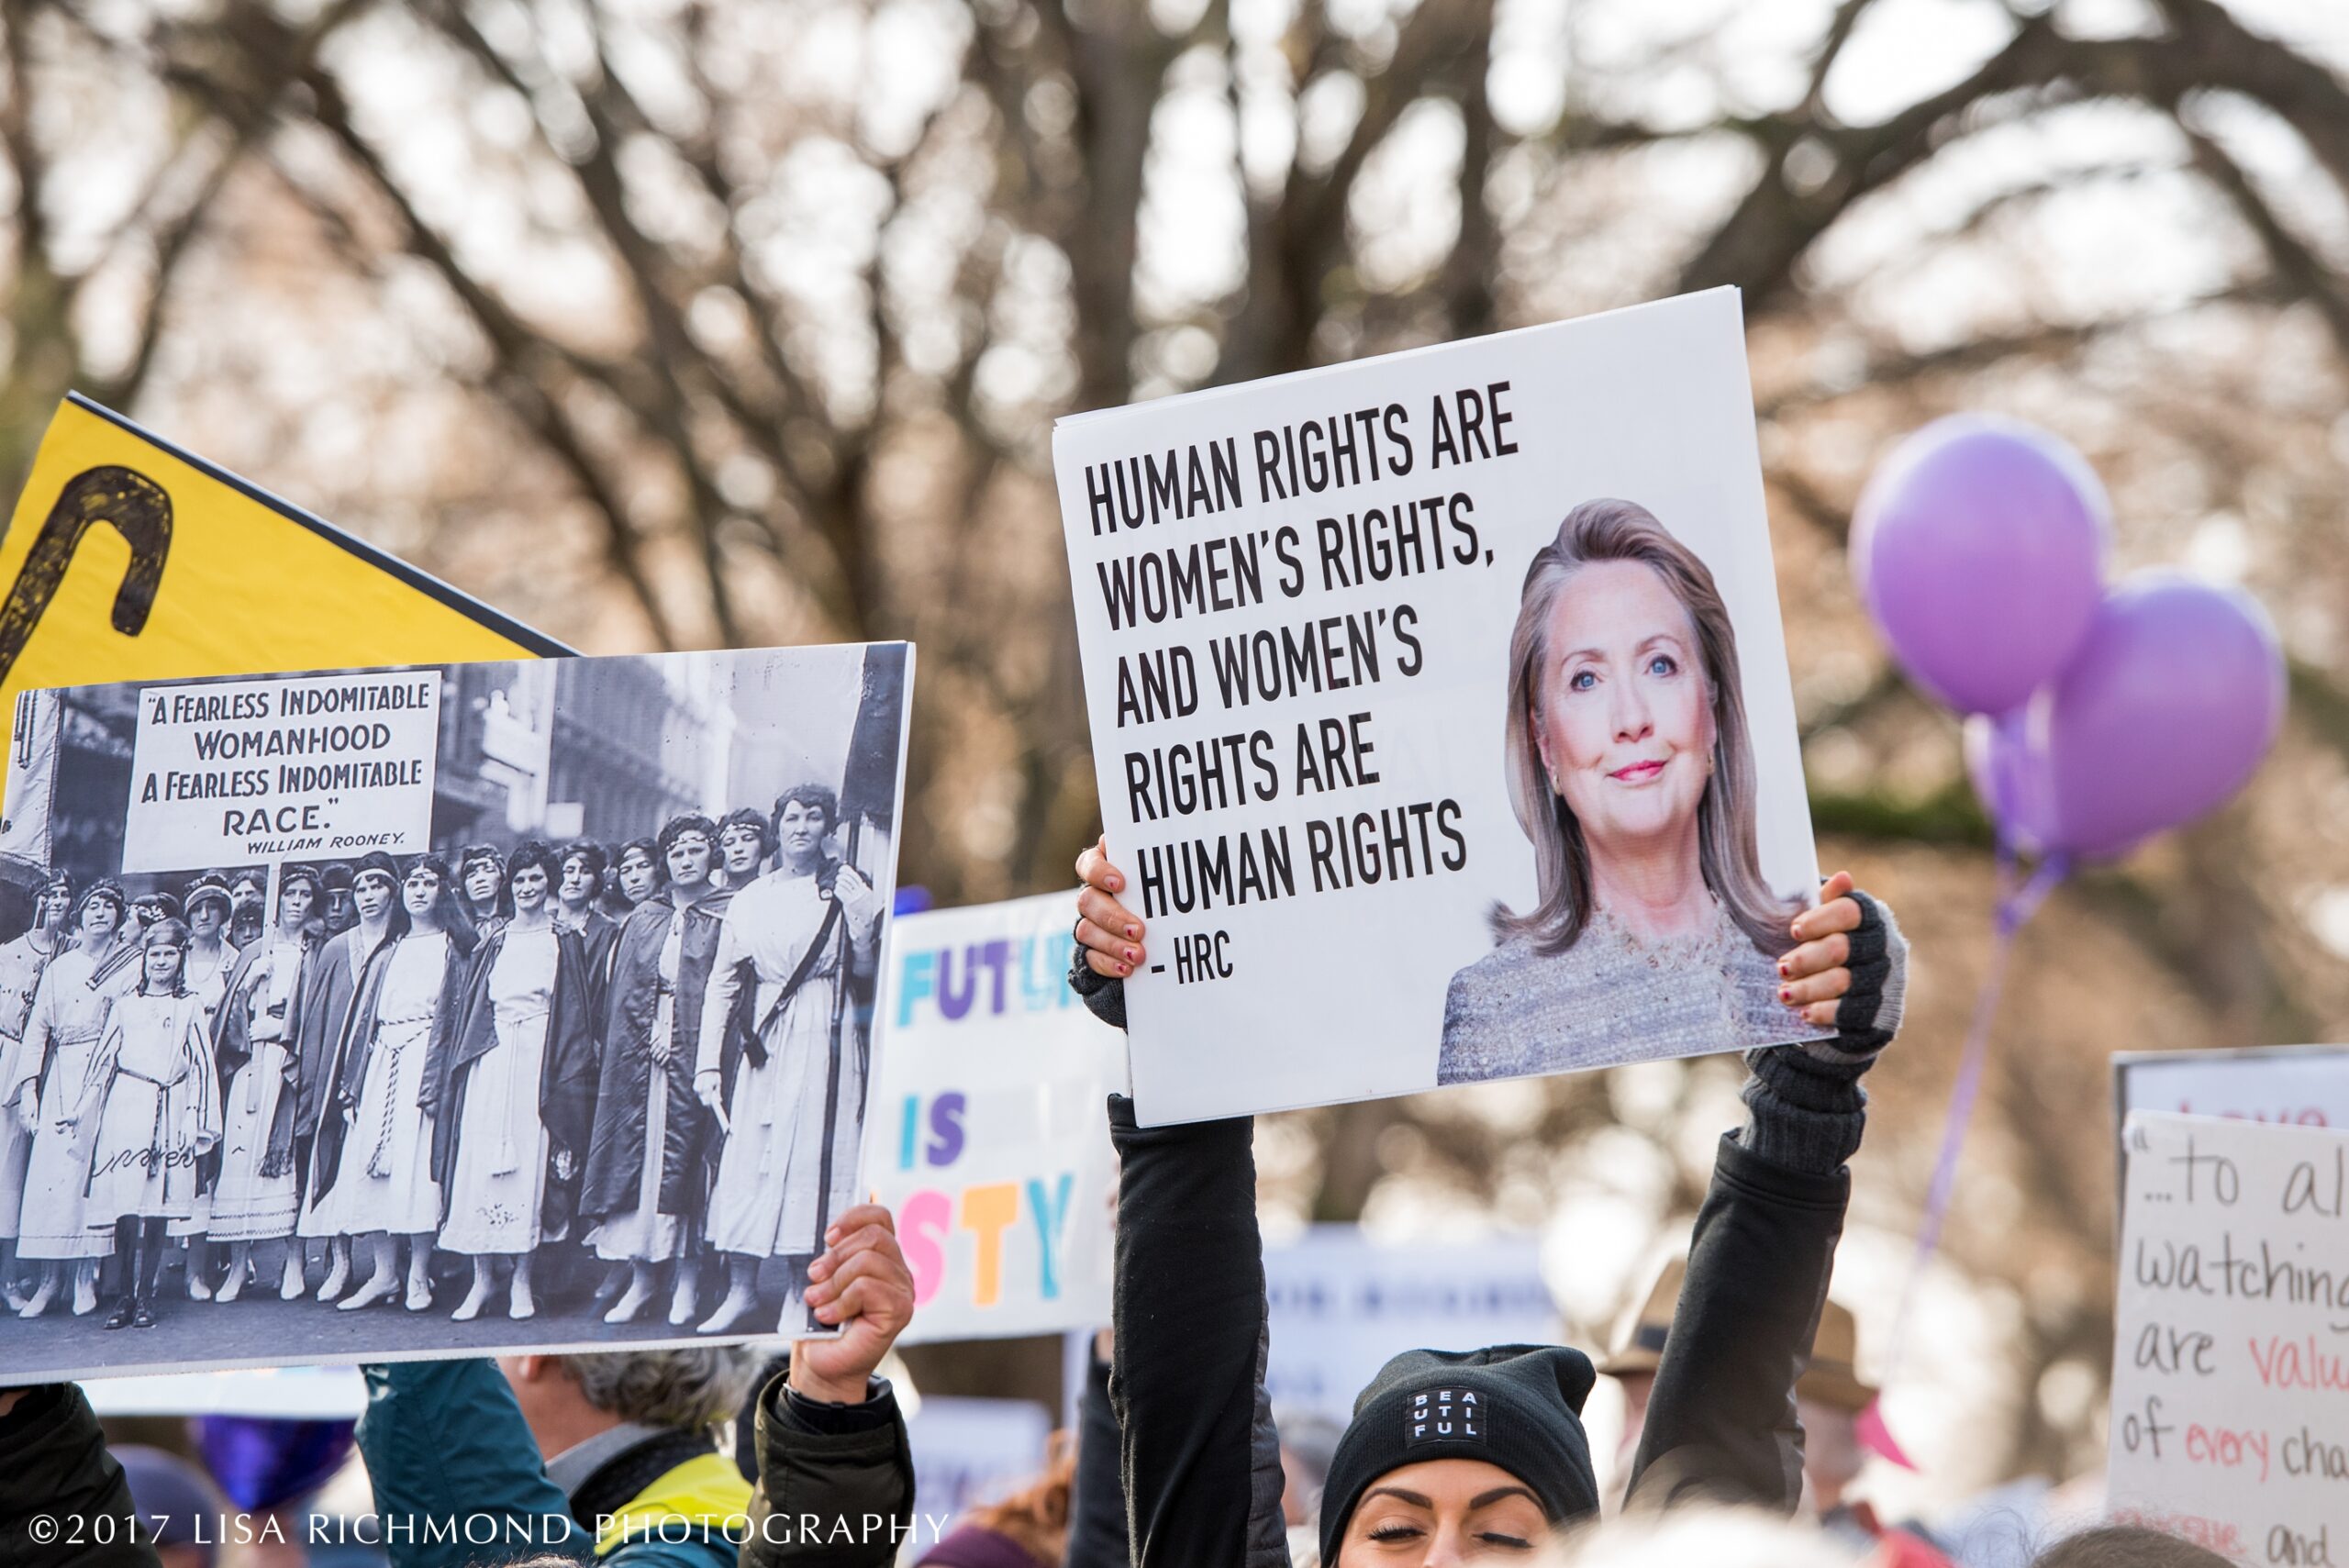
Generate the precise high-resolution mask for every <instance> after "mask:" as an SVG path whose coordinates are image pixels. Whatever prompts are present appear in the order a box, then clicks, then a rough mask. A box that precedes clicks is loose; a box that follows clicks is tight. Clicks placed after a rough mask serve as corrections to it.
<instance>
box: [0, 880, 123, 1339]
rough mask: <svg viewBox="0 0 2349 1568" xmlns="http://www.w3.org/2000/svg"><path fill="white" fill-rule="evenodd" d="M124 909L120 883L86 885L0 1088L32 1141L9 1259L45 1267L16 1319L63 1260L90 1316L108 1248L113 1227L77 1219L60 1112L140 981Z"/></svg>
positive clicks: (78, 1164) (74, 1163) (42, 1298)
mask: <svg viewBox="0 0 2349 1568" xmlns="http://www.w3.org/2000/svg"><path fill="white" fill-rule="evenodd" d="M128 912H129V903H128V899H126V898H125V897H124V896H123V892H122V887H121V884H118V883H113V882H99V883H94V884H91V886H90V890H89V891H88V892H87V893H84V894H83V895H82V902H81V904H80V905H79V906H77V907H76V908H75V910H74V912H73V928H74V930H75V933H76V937H75V941H74V945H73V946H72V948H70V949H68V950H67V951H64V952H61V953H60V954H58V955H57V957H56V958H54V959H52V960H50V965H49V968H48V969H47V970H45V971H43V972H42V973H41V977H40V984H39V987H38V988H37V989H36V990H35V992H34V995H33V1010H32V1014H31V1016H30V1017H29V1018H28V1019H27V1020H26V1023H25V1038H24V1040H23V1041H22V1042H21V1044H20V1045H19V1047H18V1050H17V1065H16V1066H15V1068H14V1069H13V1070H12V1071H11V1073H10V1074H9V1076H10V1077H11V1079H12V1080H13V1082H11V1083H8V1084H0V1109H5V1108H6V1107H8V1106H14V1107H15V1111H14V1114H15V1116H16V1118H17V1126H19V1127H21V1128H23V1129H26V1130H27V1131H28V1132H30V1133H31V1134H32V1140H33V1146H32V1154H31V1158H30V1159H29V1160H28V1161H27V1162H26V1165H25V1199H24V1209H23V1219H22V1221H21V1223H20V1224H19V1225H18V1227H17V1257H19V1258H21V1259H24V1260H27V1261H28V1262H29V1261H31V1260H34V1259H39V1260H41V1261H42V1262H44V1263H45V1264H46V1265H47V1266H46V1267H45V1268H44V1269H43V1270H42V1272H41V1280H40V1284H39V1285H38V1286H37V1287H36V1288H35V1289H34V1291H33V1295H32V1299H30V1300H29V1301H28V1302H26V1303H25V1304H24V1306H22V1307H18V1308H17V1316H18V1317H19V1318H38V1317H39V1316H40V1315H41V1314H42V1313H44V1312H46V1311H48V1310H49V1305H50V1302H52V1301H54V1300H55V1299H56V1298H57V1293H58V1290H59V1289H60V1288H61V1284H62V1283H63V1279H64V1272H65V1271H64V1264H65V1263H67V1262H71V1263H72V1264H73V1271H72V1273H73V1311H74V1314H75V1315H76V1316H77V1317H78V1316H81V1315H83V1314H86V1313H90V1312H95V1311H96V1310H97V1306H98V1260H100V1259H101V1258H104V1257H105V1256H106V1254H108V1253H109V1252H111V1251H114V1233H113V1231H111V1230H110V1229H103V1228H102V1229H91V1228H90V1227H89V1226H86V1225H84V1224H83V1223H82V1213H83V1197H84V1195H85V1194H86V1192H87V1190H88V1187H89V1184H90V1149H89V1145H88V1143H87V1142H85V1141H84V1140H82V1139H80V1138H78V1137H76V1136H75V1133H74V1130H73V1129H72V1126H71V1124H69V1123H68V1122H67V1121H66V1119H65V1113H66V1111H67V1110H68V1109H69V1108H70V1107H71V1106H72V1105H73V1104H74V1102H75V1101H77V1100H78V1099H80V1098H81V1095H82V1091H83V1088H84V1087H85V1086H86V1085H87V1084H88V1081H89V1076H90V1059H91V1058H92V1057H94V1056H95V1055H96V1054H97V1051H98V1040H99V1038H100V1037H101V1036H103V1035H104V1034H105V1033H106V1014H107V1012H108V1010H109V1009H110V1008H111V1007H112V1006H114V1001H115V998H116V997H117V996H118V995H121V994H122V993H123V992H124V991H126V990H128V988H129V987H131V986H134V985H136V984H139V965H138V958H139V950H138V949H137V948H135V947H132V946H131V945H129V944H128V942H126V941H125V940H123V937H122V925H123V918H124V917H125V916H126V915H128Z"/></svg>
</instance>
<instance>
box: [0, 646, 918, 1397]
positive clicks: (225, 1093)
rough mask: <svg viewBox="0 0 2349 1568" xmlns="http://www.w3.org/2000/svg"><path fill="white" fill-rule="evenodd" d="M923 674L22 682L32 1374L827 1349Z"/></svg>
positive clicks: (897, 657)
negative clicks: (704, 1347)
mask: <svg viewBox="0 0 2349 1568" xmlns="http://www.w3.org/2000/svg"><path fill="white" fill-rule="evenodd" d="M912 664H913V659H912V650H911V649H910V648H908V647H907V646H906V645H904V644H902V643H876V644H873V645H870V646H863V647H856V646H849V647H831V648H798V649H771V650H760V651H740V652H716V653H678V654H663V655H655V656H648V657H638V658H616V659H562V660H540V661H526V662H504V663H484V664H451V665H442V666H425V667H417V668H406V669H395V670H366V671H340V672H331V673H306V674H298V675H255V676H239V677H234V678H228V679H217V680H204V681H187V682H175V683H168V684H124V685H114V686H87V687H76V688H68V689H64V690H57V691H42V692H32V693H27V694H25V695H23V697H22V698H20V699H19V710H20V711H19V712H18V714H17V726H16V731H15V733H16V746H15V749H14V751H12V753H11V755H10V757H9V760H8V761H9V770H8V795H7V802H6V816H7V820H8V825H9V826H8V841H9V844H10V847H11V851H12V852H13V853H16V854H18V855H29V856H32V857H35V858H37V859H38V860H39V864H38V866H35V867H31V868H27V869H28V870H29V871H30V873H31V874H32V875H33V876H35V877H36V878H37V879H38V880H39V883H40V885H41V892H40V895H39V898H38V899H37V900H36V901H35V903H34V906H33V910H32V914H31V921H30V925H29V926H28V928H27V929H22V930H7V931H0V1289H5V1292H6V1311H5V1313H0V1384H18V1383H28V1382H43V1381H48V1380H51V1379H55V1378H60V1377H76V1376H86V1375H95V1374H104V1373H126V1372H135V1371H140V1370H147V1369H152V1368H161V1367H172V1368H179V1369H185V1368H188V1367H191V1366H220V1365H257V1364H273V1365H283V1364H292V1363H298V1362H350V1361H355V1360H371V1359H384V1358H400V1357H406V1356H421V1355H443V1354H449V1353H451V1352H485V1351H494V1350H512V1351H522V1350H530V1351H558V1350H566V1349H584V1348H588V1347H600V1346H605V1345H608V1344H611V1343H614V1342H628V1343H635V1344H650V1343H658V1342H663V1341H668V1342H696V1343H697V1342H708V1341H711V1340H718V1339H721V1338H734V1339H740V1338H750V1337H766V1336H772V1335H775V1334H778V1333H782V1334H788V1335H795V1336H796V1335H805V1334H810V1333H823V1332H826V1331H827V1330H825V1329H822V1328H821V1327H819V1326H818V1324H816V1323H815V1321H814V1320H813V1319H812V1318H811V1317H810V1316H809V1314H808V1312H807V1307H806V1304H805V1300H804V1291H805V1286H806V1283H807V1282H806V1270H807V1263H808V1262H809V1261H810V1260H811V1259H812V1258H813V1257H814V1256H815V1255H816V1254H817V1253H818V1251H821V1250H822V1248H823V1240H822V1237H823V1232H824V1229H825V1227H826V1226H827V1225H829V1223H830V1222H831V1220H832V1219H833V1218H836V1217H838V1216H839V1215H840V1213H841V1211H842V1210H844V1209H845V1208H847V1207H850V1206H851V1205H852V1204H853V1203H854V1202H855V1201H856V1200H857V1198H858V1197H859V1195H861V1194H862V1193H863V1184H862V1174H861V1171H860V1168H859V1151H860V1149H861V1148H862V1146H863V1136H862V1133H863V1122H864V1109H865V1102H866V1098H867V1088H866V1085H867V1083H868V1081H869V1077H870V1069H871V1062H870V1045H869V1041H870V1039H871V1032H870V1024H871V1015H872V1008H873V999H874V983H875V978H876V975H877V973H878V966H879V958H880V952H881V943H882V940H883V935H884V925H885V918H886V916H887V912H888V908H889V905H890V901H891V899H892V897H893V895H894V892H895V886H896V842H897V817H898V810H899V806H900V803H901V800H902V791H903V788H904V782H903V781H904V756H905V736H906V714H907V698H908V695H909V686H910V682H911V678H912Z"/></svg>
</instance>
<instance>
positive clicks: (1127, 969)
mask: <svg viewBox="0 0 2349 1568" xmlns="http://www.w3.org/2000/svg"><path fill="white" fill-rule="evenodd" d="M1133 972H1134V966H1133V965H1132V964H1130V963H1121V964H1119V965H1118V973H1119V974H1131V973H1133Z"/></svg>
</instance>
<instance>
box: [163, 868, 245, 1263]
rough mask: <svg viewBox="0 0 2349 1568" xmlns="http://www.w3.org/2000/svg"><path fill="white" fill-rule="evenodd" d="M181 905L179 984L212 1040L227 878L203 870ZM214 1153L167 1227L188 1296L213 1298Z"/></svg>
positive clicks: (225, 956)
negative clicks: (183, 953)
mask: <svg viewBox="0 0 2349 1568" xmlns="http://www.w3.org/2000/svg"><path fill="white" fill-rule="evenodd" d="M182 907H183V908H184V911H185V919H186V922H187V938H188V944H187V960H186V966H185V975H184V984H186V986H187V990H188V995H192V996H194V997H195V998H196V999H197V1000H198V1001H200V1002H202V1003H203V1004H204V1029H205V1038H206V1039H207V1040H210V1039H215V1038H217V1035H216V1032H215V1031H216V1030H217V1027H218V1015H219V1009H220V1000H221V998H222V997H224V996H226V995H228V973H229V971H230V970H231V969H232V968H233V967H234V966H235V964H236V962H237V954H238V950H237V946H236V944H234V943H232V942H230V941H229V940H228V923H229V919H230V917H231V916H232V915H233V914H234V913H235V899H234V897H233V896H232V895H230V893H229V891H228V878H227V877H225V876H223V875H221V874H220V873H218V872H217V871H208V872H206V873H204V874H203V875H202V876H199V877H197V878H196V879H195V881H194V882H192V883H190V884H188V887H187V901H186V903H185V904H184V906H182ZM219 1154H220V1151H219V1149H218V1147H217V1145H216V1146H215V1147H214V1149H213V1151H212V1154H211V1157H210V1158H208V1159H206V1162H205V1165H204V1170H203V1171H202V1173H201V1179H200V1180H199V1181H198V1182H197V1184H196V1192H195V1209H194V1210H193V1211H192V1212H190V1213H189V1214H188V1216H187V1217H186V1218H183V1219H174V1220H173V1221H172V1223H171V1227H170V1230H171V1234H172V1236H173V1238H174V1239H176V1240H183V1241H184V1242H185V1243H186V1247H187V1294H188V1299H189V1300H191V1301H209V1300H211V1299H212V1282H211V1277H210V1276H211V1269H210V1259H209V1258H208V1256H207V1253H208V1251H209V1249H208V1248H207V1247H206V1244H205V1237H206V1234H207V1233H208V1232H209V1231H210V1229H211V1225H212V1191H213V1187H214V1186H215V1184H217V1181H218V1179H219V1163H220V1159H219Z"/></svg>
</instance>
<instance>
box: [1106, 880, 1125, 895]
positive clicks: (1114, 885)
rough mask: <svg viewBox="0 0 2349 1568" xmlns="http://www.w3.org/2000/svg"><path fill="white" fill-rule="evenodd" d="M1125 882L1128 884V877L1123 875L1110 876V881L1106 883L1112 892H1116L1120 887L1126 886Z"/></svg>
mask: <svg viewBox="0 0 2349 1568" xmlns="http://www.w3.org/2000/svg"><path fill="white" fill-rule="evenodd" d="M1125 884H1126V879H1125V878H1124V877H1122V876H1113V877H1110V878H1109V879H1108V883H1107V884H1106V885H1107V886H1108V889H1109V891H1110V892H1112V893H1115V892H1117V891H1118V889H1119V888H1121V887H1123V886H1125Z"/></svg>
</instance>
